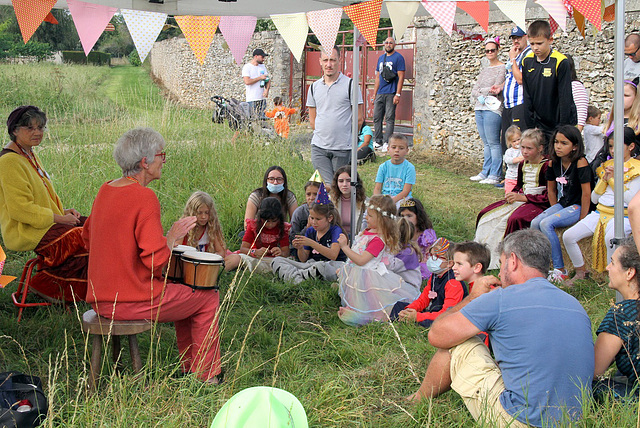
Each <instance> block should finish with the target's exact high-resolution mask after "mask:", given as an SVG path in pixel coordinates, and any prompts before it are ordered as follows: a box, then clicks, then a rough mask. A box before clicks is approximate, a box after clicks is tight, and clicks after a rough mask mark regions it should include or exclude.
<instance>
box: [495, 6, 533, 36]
mask: <svg viewBox="0 0 640 428" xmlns="http://www.w3.org/2000/svg"><path fill="white" fill-rule="evenodd" d="M494 3H495V5H496V6H498V9H500V10H501V11H502V13H504V14H505V15H507V18H509V19H510V20H512V21H513V22H515V24H516V25H517V26H518V27H520V28H522V29H525V28H527V21H526V20H525V17H524V14H525V11H526V9H527V0H494Z"/></svg>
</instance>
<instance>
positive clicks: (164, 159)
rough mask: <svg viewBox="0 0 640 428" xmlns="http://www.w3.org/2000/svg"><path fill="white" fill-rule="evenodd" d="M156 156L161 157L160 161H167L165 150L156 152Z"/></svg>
mask: <svg viewBox="0 0 640 428" xmlns="http://www.w3.org/2000/svg"><path fill="white" fill-rule="evenodd" d="M156 156H160V158H161V159H162V163H167V153H166V152H160V153H156Z"/></svg>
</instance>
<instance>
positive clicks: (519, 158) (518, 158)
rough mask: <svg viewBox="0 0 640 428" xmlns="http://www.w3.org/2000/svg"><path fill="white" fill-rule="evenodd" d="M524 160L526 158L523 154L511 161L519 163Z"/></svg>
mask: <svg viewBox="0 0 640 428" xmlns="http://www.w3.org/2000/svg"><path fill="white" fill-rule="evenodd" d="M523 160H524V158H523V157H522V156H518V157H517V158H513V159H512V160H511V163H513V164H518V163H520V162H522V161H523Z"/></svg>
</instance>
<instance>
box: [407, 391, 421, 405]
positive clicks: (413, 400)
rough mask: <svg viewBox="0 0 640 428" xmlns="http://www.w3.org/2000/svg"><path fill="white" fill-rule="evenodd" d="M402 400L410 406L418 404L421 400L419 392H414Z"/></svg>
mask: <svg viewBox="0 0 640 428" xmlns="http://www.w3.org/2000/svg"><path fill="white" fill-rule="evenodd" d="M404 399H405V400H407V401H409V402H410V403H411V404H418V403H419V402H420V400H422V395H420V393H419V392H415V393H413V394H411V395H407V396H406V397H404Z"/></svg>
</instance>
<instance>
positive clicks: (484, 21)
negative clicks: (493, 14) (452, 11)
mask: <svg viewBox="0 0 640 428" xmlns="http://www.w3.org/2000/svg"><path fill="white" fill-rule="evenodd" d="M457 6H458V7H459V8H460V9H462V10H464V11H465V12H467V13H468V14H469V15H470V16H471V17H472V18H473V19H475V20H476V22H477V23H478V24H480V26H481V27H482V28H484V31H485V32H486V33H488V32H489V2H488V1H459V2H458V3H457Z"/></svg>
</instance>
